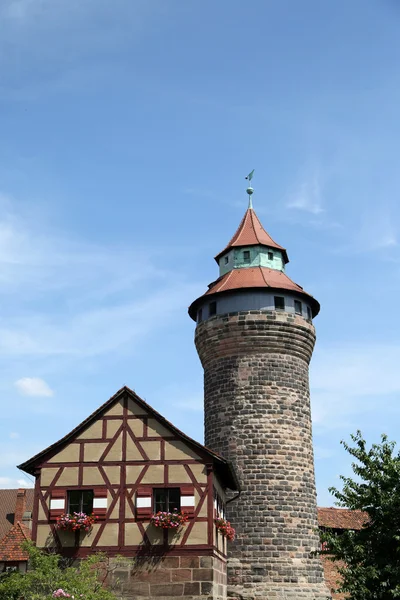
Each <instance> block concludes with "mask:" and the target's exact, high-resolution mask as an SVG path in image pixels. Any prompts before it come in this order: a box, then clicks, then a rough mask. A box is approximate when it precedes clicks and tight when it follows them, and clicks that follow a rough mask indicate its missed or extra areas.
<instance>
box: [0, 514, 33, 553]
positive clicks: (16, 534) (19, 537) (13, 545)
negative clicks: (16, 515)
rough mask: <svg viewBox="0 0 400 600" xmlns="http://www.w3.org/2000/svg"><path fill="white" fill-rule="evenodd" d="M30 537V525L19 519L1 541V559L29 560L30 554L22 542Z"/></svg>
mask: <svg viewBox="0 0 400 600" xmlns="http://www.w3.org/2000/svg"><path fill="white" fill-rule="evenodd" d="M30 537H31V534H30V531H29V529H28V527H26V526H25V525H22V523H20V522H19V521H17V523H16V524H15V525H13V526H12V527H11V529H10V530H9V531H8V532H7V533H6V535H5V536H4V537H3V539H2V540H1V541H0V561H12V562H18V561H22V560H28V554H27V552H24V551H23V550H22V548H21V544H22V543H23V542H25V541H26V540H29V539H30Z"/></svg>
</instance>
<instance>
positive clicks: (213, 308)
mask: <svg viewBox="0 0 400 600" xmlns="http://www.w3.org/2000/svg"><path fill="white" fill-rule="evenodd" d="M216 314H217V303H216V302H210V304H209V305H208V316H209V317H212V316H213V315H216Z"/></svg>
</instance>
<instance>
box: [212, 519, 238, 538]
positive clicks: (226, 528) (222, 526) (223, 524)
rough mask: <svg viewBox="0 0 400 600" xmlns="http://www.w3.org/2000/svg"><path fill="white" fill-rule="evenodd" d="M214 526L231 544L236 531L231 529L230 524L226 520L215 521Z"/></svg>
mask: <svg viewBox="0 0 400 600" xmlns="http://www.w3.org/2000/svg"><path fill="white" fill-rule="evenodd" d="M215 524H216V526H217V529H218V531H219V532H220V533H221V534H222V535H223V536H224V537H226V539H227V540H228V541H229V542H233V540H234V539H235V534H236V531H235V529H234V528H233V527H232V525H231V524H230V522H229V521H227V520H226V519H222V518H220V519H215Z"/></svg>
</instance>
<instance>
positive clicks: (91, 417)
mask: <svg viewBox="0 0 400 600" xmlns="http://www.w3.org/2000/svg"><path fill="white" fill-rule="evenodd" d="M125 393H127V394H129V395H130V396H131V397H132V398H133V400H134V401H135V402H137V403H138V404H139V405H141V406H142V407H143V408H144V409H145V410H146V411H147V412H149V413H150V414H152V415H153V417H155V418H156V419H158V420H159V421H160V422H161V424H162V425H166V426H167V427H169V428H170V429H172V431H173V432H174V433H175V434H176V435H177V437H180V438H182V439H183V440H184V441H185V442H186V443H187V444H189V445H190V446H192V447H193V446H194V447H195V448H196V449H197V451H200V453H201V452H203V453H205V454H206V456H209V457H211V458H212V459H215V461H217V463H218V462H219V463H220V465H221V464H223V465H225V466H226V468H227V469H228V470H229V472H230V476H231V480H230V483H231V484H233V485H234V486H237V487H236V488H231V489H237V490H239V489H240V485H239V482H238V480H237V477H236V473H235V471H234V469H233V467H232V465H231V463H230V461H228V460H227V459H226V458H224V457H223V456H220V455H219V454H218V453H217V452H214V451H213V450H210V448H207V447H206V446H204V444H200V442H197V441H196V440H194V439H193V438H191V437H189V436H188V435H186V433H184V432H183V431H181V430H180V429H178V427H176V426H175V425H173V423H171V422H170V421H168V419H166V418H165V417H164V416H163V415H162V414H160V413H159V412H158V411H157V410H156V409H155V408H153V407H152V406H150V404H148V403H147V402H146V401H145V400H143V399H142V398H141V397H140V396H138V394H136V392H134V391H133V390H131V389H130V388H129V387H128V386H126V385H124V386H123V387H122V388H120V389H119V390H118V391H117V392H116V393H115V394H114V395H113V396H111V398H109V399H108V400H107V401H106V402H104V403H103V404H102V405H101V406H99V408H97V409H96V410H95V411H93V412H92V413H91V414H90V415H89V416H88V417H87V418H86V419H84V421H82V422H81V423H80V424H79V425H77V426H76V427H75V428H74V429H72V431H70V432H69V433H67V434H66V435H65V436H64V437H62V438H61V439H59V440H58V441H57V442H54V444H51V445H50V446H48V447H47V448H45V449H44V450H42V451H41V452H39V453H38V454H36V455H35V456H33V457H32V458H30V459H28V460H27V461H25V462H24V463H21V464H20V465H18V468H19V469H21V470H23V471H25V472H26V473H31V472H32V469H33V467H34V466H35V465H36V463H37V461H38V459H40V458H41V457H43V456H45V455H46V454H48V453H49V452H52V451H54V452H55V453H56V452H57V450H58V448H59V447H60V446H61V447H63V444H67V443H68V441H69V440H70V439H71V438H74V436H76V435H78V434H79V432H80V431H82V430H84V428H85V427H86V426H89V425H90V424H91V423H92V422H93V421H94V420H95V419H96V417H98V416H99V415H101V413H102V412H103V411H105V410H106V409H107V408H108V407H109V406H111V405H112V404H113V403H114V402H116V401H117V400H118V399H119V397H120V396H123V394H125ZM203 458H204V456H203ZM29 469H30V470H29ZM228 487H229V486H228Z"/></svg>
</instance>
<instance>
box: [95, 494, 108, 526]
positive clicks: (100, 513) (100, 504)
mask: <svg viewBox="0 0 400 600" xmlns="http://www.w3.org/2000/svg"><path fill="white" fill-rule="evenodd" d="M93 495H94V497H93V514H94V515H95V516H96V517H98V518H99V519H105V516H106V514H107V488H95V489H94V490H93Z"/></svg>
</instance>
